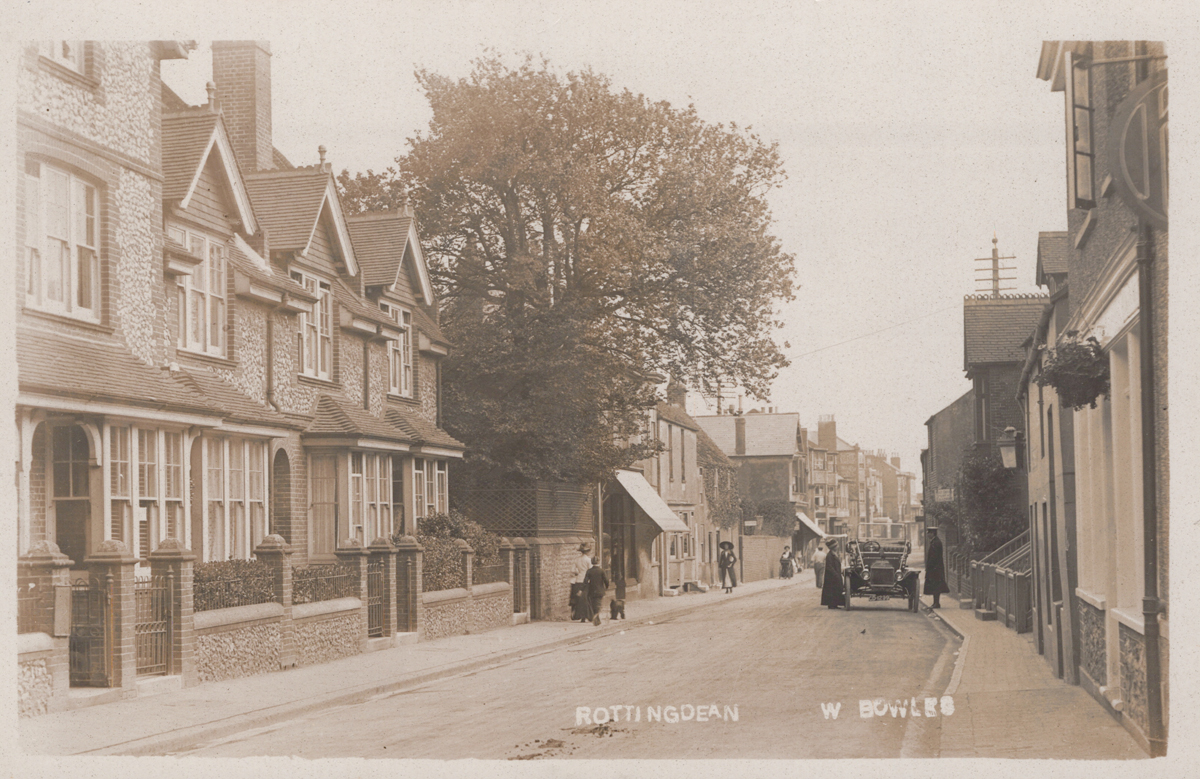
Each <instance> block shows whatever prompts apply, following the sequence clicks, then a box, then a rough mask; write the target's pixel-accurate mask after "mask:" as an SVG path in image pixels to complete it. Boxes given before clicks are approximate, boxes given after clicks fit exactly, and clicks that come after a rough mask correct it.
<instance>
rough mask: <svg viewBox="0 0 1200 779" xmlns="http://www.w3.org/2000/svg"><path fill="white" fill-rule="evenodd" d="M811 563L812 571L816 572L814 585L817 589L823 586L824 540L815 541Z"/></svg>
mask: <svg viewBox="0 0 1200 779" xmlns="http://www.w3.org/2000/svg"><path fill="white" fill-rule="evenodd" d="M812 563H813V571H814V572H815V573H816V574H817V579H816V587H817V589H818V590H819V589H821V588H823V587H824V586H825V542H823V541H818V542H817V549H816V551H814V552H813V556H812Z"/></svg>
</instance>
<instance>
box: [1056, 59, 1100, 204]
mask: <svg viewBox="0 0 1200 779" xmlns="http://www.w3.org/2000/svg"><path fill="white" fill-rule="evenodd" d="M1063 56H1064V57H1065V61H1064V63H1063V64H1064V66H1065V68H1066V82H1065V83H1066V94H1067V98H1066V99H1067V207H1068V208H1091V207H1092V206H1094V205H1096V194H1095V191H1094V188H1095V184H1094V183H1093V182H1094V168H1095V165H1094V162H1095V151H1094V149H1093V148H1092V92H1091V74H1090V72H1089V71H1088V69H1087V61H1086V59H1084V60H1082V61H1081V60H1080V59H1079V56H1078V54H1076V53H1075V52H1070V51H1068V52H1066V53H1065V54H1064V55H1063Z"/></svg>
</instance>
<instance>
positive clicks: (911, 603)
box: [908, 587, 921, 614]
mask: <svg viewBox="0 0 1200 779" xmlns="http://www.w3.org/2000/svg"><path fill="white" fill-rule="evenodd" d="M908 610H909V611H911V612H912V613H914V614H916V613H917V612H919V611H920V610H921V593H920V591H919V590H917V588H916V587H913V588H912V589H911V590H910V591H909V593H908Z"/></svg>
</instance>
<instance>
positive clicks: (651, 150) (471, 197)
mask: <svg viewBox="0 0 1200 779" xmlns="http://www.w3.org/2000/svg"><path fill="white" fill-rule="evenodd" d="M417 78H418V80H419V82H420V84H421V86H422V87H423V88H424V90H425V92H426V95H427V96H428V99H429V102H430V105H431V108H432V111H433V116H432V119H431V121H430V124H429V128H428V130H427V131H425V132H422V133H420V134H418V135H417V136H416V137H414V138H410V139H409V147H410V148H409V151H408V153H407V154H406V155H404V156H402V157H399V158H398V159H397V160H396V163H397V164H396V166H395V167H394V168H389V169H388V170H386V171H384V172H382V173H375V172H373V171H367V172H366V173H365V174H364V173H359V174H357V175H354V176H351V175H350V174H349V173H348V172H346V171H343V173H342V174H341V176H340V177H339V184H340V186H341V187H342V191H343V195H344V203H345V204H346V206H347V207H348V208H349V209H350V210H351V211H362V210H374V209H380V208H397V207H399V206H400V205H401V204H402V203H403V202H404V201H405V200H406V199H411V200H412V202H413V204H414V206H415V208H416V212H417V215H418V219H419V223H420V231H421V234H422V238H423V247H424V252H425V257H426V260H427V262H428V263H429V264H430V270H431V274H432V276H433V278H434V281H435V284H436V286H437V289H438V291H439V293H440V295H441V299H442V305H443V313H444V321H443V326H444V328H445V329H446V330H447V334H448V335H449V336H450V338H451V340H452V341H453V342H454V344H455V349H454V351H453V352H452V355H451V357H450V358H448V359H447V360H446V362H445V374H444V377H443V378H444V383H445V386H446V394H445V397H444V415H445V420H446V426H447V428H448V429H450V430H451V431H452V432H454V433H455V434H456V435H458V436H459V437H461V438H463V439H464V440H465V441H467V442H468V443H469V444H470V445H471V447H472V450H473V452H474V454H473V457H474V458H475V459H474V461H473V462H474V466H475V467H477V468H482V469H484V470H489V469H490V470H493V471H496V472H505V473H517V474H520V475H523V476H526V477H530V478H584V479H591V478H598V477H602V476H603V474H605V473H610V472H611V469H612V468H613V467H617V466H620V465H624V464H628V463H630V462H633V461H634V460H636V459H639V458H640V457H643V456H645V455H646V454H647V452H648V451H649V448H648V447H646V446H642V447H640V448H639V447H634V448H633V449H624V448H623V447H621V446H619V445H617V444H616V443H614V437H613V432H614V430H615V432H616V434H617V439H618V440H621V439H623V438H625V439H627V437H628V436H629V435H634V434H636V430H637V427H638V422H639V420H640V419H641V418H642V416H643V415H644V411H645V409H647V408H649V407H650V406H651V405H652V402H653V399H652V397H651V395H650V394H649V393H648V392H647V391H646V388H645V386H644V385H645V384H646V381H645V378H644V376H645V374H646V372H647V371H660V372H666V373H668V374H670V375H672V376H674V377H676V378H680V379H683V380H684V381H687V382H689V383H690V384H691V385H692V386H694V387H697V388H700V389H705V390H709V389H711V388H712V387H713V386H714V385H715V384H716V383H717V382H718V381H719V382H721V383H722V384H724V385H725V386H731V385H734V384H740V385H742V386H744V387H745V388H746V389H747V390H748V391H750V392H751V393H754V394H759V395H765V392H766V388H767V387H768V386H769V384H770V381H771V380H772V379H773V378H774V377H775V376H776V374H777V372H778V369H779V368H780V367H782V366H784V365H785V364H786V360H785V359H784V357H783V355H782V353H781V351H780V350H779V348H778V347H777V345H776V344H775V342H774V341H773V340H772V331H773V329H774V328H775V327H777V326H778V325H779V322H778V321H777V316H776V307H777V305H778V304H779V303H780V302H782V301H785V300H788V299H790V298H791V295H792V283H793V278H792V277H793V270H792V258H791V257H790V256H789V255H787V254H786V253H784V252H783V251H782V250H781V248H780V246H779V242H778V241H777V240H776V239H775V238H774V237H773V236H772V235H771V233H770V228H771V222H772V220H771V214H770V210H769V208H768V205H767V201H766V195H767V193H768V192H769V191H770V190H771V189H772V188H773V187H776V186H777V185H778V184H779V183H780V182H781V181H782V179H783V175H784V174H783V171H782V167H781V164H780V160H779V156H778V151H777V149H776V147H775V145H774V144H769V143H765V142H763V141H762V140H761V139H759V138H758V137H757V136H755V135H754V134H753V133H751V132H749V131H748V130H744V129H741V128H738V127H736V126H724V125H719V124H710V123H707V122H705V121H703V120H701V119H700V117H699V116H698V115H697V113H696V111H695V109H694V108H693V107H690V106H689V107H687V108H684V109H676V108H673V107H671V106H670V105H669V104H668V103H665V102H654V101H651V100H649V99H648V98H646V97H644V96H642V95H637V94H633V93H631V92H629V91H628V90H617V89H615V88H614V87H613V86H612V84H611V83H610V81H609V80H608V79H607V78H606V77H604V76H602V75H600V74H597V73H595V72H593V71H591V70H584V71H581V72H572V73H567V74H565V75H560V74H558V73H556V72H554V71H553V70H551V68H550V67H549V65H548V64H547V63H546V62H544V61H543V62H540V63H539V62H535V61H533V60H532V59H531V58H527V59H526V60H525V61H524V62H523V63H521V64H520V65H518V66H517V67H508V66H506V65H505V64H504V63H503V62H502V61H501V60H500V59H499V58H498V57H496V56H489V57H485V58H482V59H479V60H477V61H476V62H475V63H474V69H473V70H472V72H471V74H470V75H469V76H467V77H466V78H462V79H458V80H454V79H451V78H448V77H445V76H442V75H439V74H436V73H432V72H430V71H428V70H421V71H418V73H417Z"/></svg>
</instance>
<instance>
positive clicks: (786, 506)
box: [742, 498, 796, 538]
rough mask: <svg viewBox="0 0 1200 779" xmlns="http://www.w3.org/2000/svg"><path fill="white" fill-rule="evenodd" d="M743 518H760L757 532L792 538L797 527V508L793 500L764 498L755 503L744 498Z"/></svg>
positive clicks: (747, 519)
mask: <svg viewBox="0 0 1200 779" xmlns="http://www.w3.org/2000/svg"><path fill="white" fill-rule="evenodd" d="M742 519H743V520H745V521H749V520H760V522H759V527H758V528H757V529H756V531H755V532H756V533H758V534H759V535H764V536H778V537H780V538H791V536H792V531H793V530H794V529H795V527H796V509H795V507H794V506H793V505H792V503H791V501H786V500H763V501H759V502H758V503H755V502H754V501H752V500H750V499H749V498H746V499H743V500H742Z"/></svg>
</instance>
